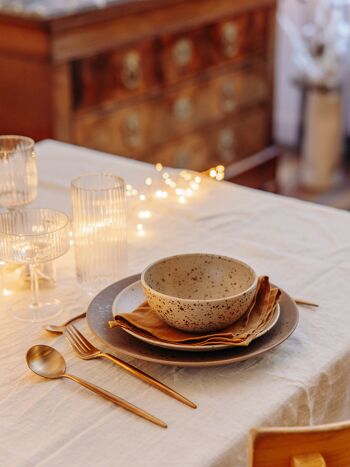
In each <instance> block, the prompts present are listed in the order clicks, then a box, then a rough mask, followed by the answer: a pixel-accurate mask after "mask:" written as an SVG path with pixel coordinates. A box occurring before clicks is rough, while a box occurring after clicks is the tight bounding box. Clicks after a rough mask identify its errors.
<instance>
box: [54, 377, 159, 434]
mask: <svg viewBox="0 0 350 467" xmlns="http://www.w3.org/2000/svg"><path fill="white" fill-rule="evenodd" d="M63 376H64V377H65V378H68V379H70V380H72V381H75V382H76V383H78V384H81V385H82V386H84V388H86V389H90V391H92V392H94V393H95V394H98V395H99V396H102V397H104V398H105V399H107V400H109V401H111V402H113V403H114V404H116V405H119V406H120V407H123V409H126V410H129V412H132V413H134V414H135V415H138V416H139V417H142V418H145V419H146V420H148V421H150V422H152V423H155V424H156V425H159V426H161V427H162V428H167V427H168V425H167V424H166V423H164V422H163V421H162V420H159V418H156V417H154V416H153V415H151V414H150V413H148V412H146V411H144V410H142V409H140V408H139V407H136V405H133V404H130V402H128V401H126V400H125V399H122V398H121V397H118V396H115V395H114V394H112V393H111V392H108V391H106V390H105V389H102V388H100V387H98V386H95V385H94V384H92V383H89V382H88V381H85V380H84V379H81V378H78V377H77V376H73V375H69V374H67V373H65V374H64V375H63Z"/></svg>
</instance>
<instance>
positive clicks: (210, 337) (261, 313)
mask: <svg viewBox="0 0 350 467" xmlns="http://www.w3.org/2000/svg"><path fill="white" fill-rule="evenodd" d="M280 294H281V292H280V290H279V289H277V288H275V287H272V286H271V285H270V282H269V278H268V277H267V276H262V277H259V281H258V286H257V289H256V293H255V296H254V298H253V300H252V303H251V304H250V306H249V309H248V311H247V312H246V313H245V314H244V315H243V316H242V317H241V318H240V319H239V320H238V321H236V322H235V323H233V324H231V325H230V326H228V327H227V328H225V329H222V330H220V331H213V332H205V333H201V334H194V333H191V332H185V331H181V330H179V329H176V328H173V327H172V326H169V325H168V324H167V323H165V321H163V320H162V319H161V318H160V317H159V316H158V315H157V313H156V312H155V311H153V310H152V309H151V308H150V306H149V305H148V303H147V302H145V303H143V304H142V305H140V306H139V307H138V308H137V309H136V310H134V311H132V312H131V313H121V314H119V315H117V316H116V317H115V319H114V320H113V321H109V326H110V327H111V328H114V327H120V328H123V329H128V330H131V331H133V332H135V333H137V334H139V335H141V336H145V337H152V338H153V339H158V340H159V341H162V342H169V343H178V344H180V343H185V344H186V345H193V346H196V345H213V344H231V345H239V346H244V345H248V344H250V342H251V341H252V340H253V339H255V337H257V336H258V335H259V334H260V333H261V332H262V331H263V330H264V329H266V328H267V327H268V326H269V325H270V323H271V322H272V320H273V318H274V310H275V307H276V305H277V302H278V299H279V297H280Z"/></svg>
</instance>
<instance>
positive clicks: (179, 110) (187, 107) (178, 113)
mask: <svg viewBox="0 0 350 467" xmlns="http://www.w3.org/2000/svg"><path fill="white" fill-rule="evenodd" d="M191 114H192V103H191V101H190V99H188V98H187V97H179V98H178V99H177V100H176V101H175V103H174V116H175V118H176V120H179V121H181V122H184V121H186V120H188V119H189V118H190V116H191Z"/></svg>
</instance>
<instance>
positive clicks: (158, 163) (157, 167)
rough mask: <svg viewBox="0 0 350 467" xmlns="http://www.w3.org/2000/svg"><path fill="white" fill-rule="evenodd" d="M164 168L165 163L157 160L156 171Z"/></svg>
mask: <svg viewBox="0 0 350 467" xmlns="http://www.w3.org/2000/svg"><path fill="white" fill-rule="evenodd" d="M162 170H163V164H161V163H160V162H157V163H156V171H157V172H161V171H162Z"/></svg>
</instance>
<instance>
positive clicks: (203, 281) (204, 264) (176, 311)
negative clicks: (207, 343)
mask: <svg viewBox="0 0 350 467" xmlns="http://www.w3.org/2000/svg"><path fill="white" fill-rule="evenodd" d="M141 283H142V287H143V290H144V292H145V295H146V297H147V300H148V303H149V305H150V307H151V308H152V309H153V310H154V311H155V312H156V313H158V315H159V316H160V317H161V318H162V319H163V320H164V321H165V322H166V323H168V324H169V325H170V326H173V327H175V328H178V329H181V330H182V331H188V332H203V331H217V330H219V329H223V328H225V327H227V326H229V325H230V324H232V323H234V322H235V321H237V320H238V319H239V318H240V317H241V316H242V315H244V313H245V312H246V311H247V310H248V307H249V305H250V303H251V301H252V299H253V297H254V294H255V290H256V287H257V283H258V277H257V274H256V273H255V271H254V270H253V269H252V268H251V267H250V266H249V265H248V264H246V263H243V262H242V261H239V260H237V259H233V258H229V257H227V256H218V255H211V254H203V253H194V254H186V255H178V256H170V257H168V258H164V259H161V260H159V261H157V262H155V263H153V264H151V265H150V266H148V267H147V268H146V269H145V270H144V271H143V273H142V275H141Z"/></svg>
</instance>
